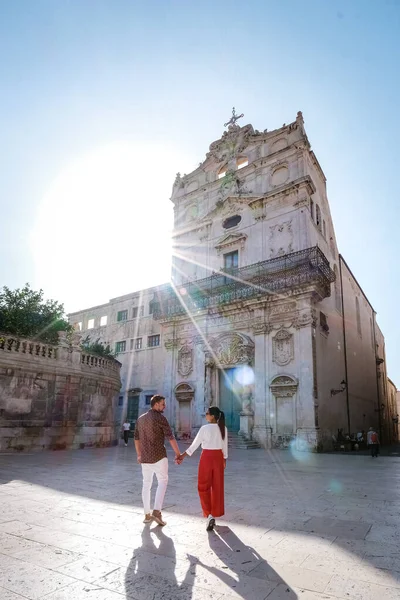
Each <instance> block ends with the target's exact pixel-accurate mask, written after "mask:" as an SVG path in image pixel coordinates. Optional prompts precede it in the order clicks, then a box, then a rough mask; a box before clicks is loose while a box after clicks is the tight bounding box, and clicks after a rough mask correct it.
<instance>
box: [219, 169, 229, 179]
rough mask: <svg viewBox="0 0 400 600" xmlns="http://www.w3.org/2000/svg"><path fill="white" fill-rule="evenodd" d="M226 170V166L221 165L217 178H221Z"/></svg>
mask: <svg viewBox="0 0 400 600" xmlns="http://www.w3.org/2000/svg"><path fill="white" fill-rule="evenodd" d="M226 172H227V167H226V166H225V167H221V169H220V170H219V171H218V179H222V178H223V177H225V175H226Z"/></svg>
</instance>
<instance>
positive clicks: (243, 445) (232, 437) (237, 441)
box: [228, 431, 261, 450]
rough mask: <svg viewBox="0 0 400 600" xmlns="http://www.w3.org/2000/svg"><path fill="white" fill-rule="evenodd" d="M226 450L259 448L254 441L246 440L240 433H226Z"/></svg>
mask: <svg viewBox="0 0 400 600" xmlns="http://www.w3.org/2000/svg"><path fill="white" fill-rule="evenodd" d="M228 448H239V449H242V450H252V449H254V448H261V446H260V444H259V443H258V442H256V441H255V440H246V439H245V438H244V437H243V436H242V435H240V433H234V432H232V431H229V432H228Z"/></svg>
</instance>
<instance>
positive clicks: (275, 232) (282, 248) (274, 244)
mask: <svg viewBox="0 0 400 600" xmlns="http://www.w3.org/2000/svg"><path fill="white" fill-rule="evenodd" d="M269 243H270V250H269V252H270V256H271V258H276V257H278V256H283V255H284V254H289V253H290V252H293V229H292V219H290V220H289V221H283V223H277V224H276V225H271V226H270V228H269Z"/></svg>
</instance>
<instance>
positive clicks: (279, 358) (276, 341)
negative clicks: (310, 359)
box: [272, 329, 294, 367]
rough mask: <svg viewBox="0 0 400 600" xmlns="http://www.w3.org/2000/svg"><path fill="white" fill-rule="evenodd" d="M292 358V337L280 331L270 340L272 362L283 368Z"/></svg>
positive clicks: (286, 332)
mask: <svg viewBox="0 0 400 600" xmlns="http://www.w3.org/2000/svg"><path fill="white" fill-rule="evenodd" d="M293 358H294V344H293V335H292V334H291V333H289V331H286V330H285V329H281V330H280V331H278V333H277V334H276V335H275V337H274V338H273V340H272V360H273V361H274V362H275V363H276V364H277V365H280V366H282V367H283V366H285V365H288V364H289V363H290V361H292V360H293Z"/></svg>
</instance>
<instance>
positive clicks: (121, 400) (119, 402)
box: [118, 396, 124, 406]
mask: <svg viewBox="0 0 400 600" xmlns="http://www.w3.org/2000/svg"><path fill="white" fill-rule="evenodd" d="M123 404H124V397H123V396H120V397H119V398H118V406H122V405H123Z"/></svg>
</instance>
